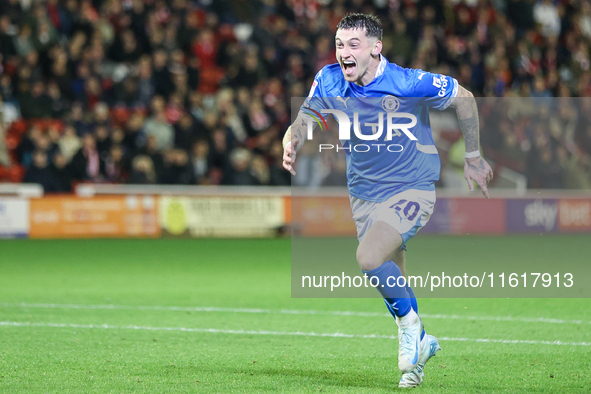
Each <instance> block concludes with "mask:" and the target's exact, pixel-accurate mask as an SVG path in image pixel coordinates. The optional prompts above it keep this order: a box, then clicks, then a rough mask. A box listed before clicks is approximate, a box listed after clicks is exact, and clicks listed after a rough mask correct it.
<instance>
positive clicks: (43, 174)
mask: <svg viewBox="0 0 591 394" xmlns="http://www.w3.org/2000/svg"><path fill="white" fill-rule="evenodd" d="M23 182H25V183H39V184H40V185H41V186H43V189H44V190H45V192H46V193H52V192H58V191H61V186H60V184H59V181H58V179H57V178H56V176H55V174H54V172H53V171H52V170H51V167H50V166H49V165H48V163H47V153H45V152H44V151H42V150H36V151H35V152H33V161H32V163H31V165H30V166H29V168H28V169H27V172H26V173H25V178H24V179H23Z"/></svg>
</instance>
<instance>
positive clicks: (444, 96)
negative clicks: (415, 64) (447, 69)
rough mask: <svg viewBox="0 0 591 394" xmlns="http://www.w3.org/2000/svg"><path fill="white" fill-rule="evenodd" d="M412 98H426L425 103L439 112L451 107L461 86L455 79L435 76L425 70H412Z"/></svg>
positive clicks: (439, 75)
mask: <svg viewBox="0 0 591 394" xmlns="http://www.w3.org/2000/svg"><path fill="white" fill-rule="evenodd" d="M410 77H411V83H412V85H411V86H412V89H411V94H412V97H424V98H425V99H424V101H423V102H424V103H425V104H426V105H427V106H429V107H431V108H435V109H438V110H444V109H446V108H447V107H449V106H450V104H451V103H452V102H453V101H454V99H455V98H456V96H457V95H458V88H459V86H460V85H459V84H458V81H456V80H455V78H452V77H448V76H445V75H441V74H433V73H430V72H426V71H423V70H417V69H415V70H411V75H410Z"/></svg>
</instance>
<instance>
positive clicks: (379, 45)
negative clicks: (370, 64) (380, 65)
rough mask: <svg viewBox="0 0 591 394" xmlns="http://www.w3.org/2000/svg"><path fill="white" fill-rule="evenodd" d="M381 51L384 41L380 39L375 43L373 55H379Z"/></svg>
mask: <svg viewBox="0 0 591 394" xmlns="http://www.w3.org/2000/svg"><path fill="white" fill-rule="evenodd" d="M380 53H382V42H381V41H380V40H376V42H375V43H374V44H373V49H372V50H371V55H372V56H378V55H379V54H380Z"/></svg>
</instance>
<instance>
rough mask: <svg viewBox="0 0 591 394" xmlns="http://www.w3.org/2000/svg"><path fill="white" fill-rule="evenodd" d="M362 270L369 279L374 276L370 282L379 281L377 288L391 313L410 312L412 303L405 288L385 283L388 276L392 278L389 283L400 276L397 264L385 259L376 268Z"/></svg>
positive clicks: (399, 315) (395, 314)
mask: <svg viewBox="0 0 591 394" xmlns="http://www.w3.org/2000/svg"><path fill="white" fill-rule="evenodd" d="M363 272H364V273H365V274H366V275H367V277H368V278H369V280H372V278H376V279H373V280H372V283H373V284H375V283H379V286H378V287H377V289H378V291H379V292H380V293H381V294H382V297H384V301H385V302H386V306H387V307H388V310H390V313H392V315H394V316H398V317H403V316H406V314H407V313H408V312H410V310H411V309H412V305H411V301H410V296H409V294H408V292H407V291H406V288H404V287H398V286H392V287H389V286H388V285H387V283H388V278H389V277H392V278H393V279H390V284H394V283H395V280H396V279H397V278H398V277H400V276H402V272H400V268H398V266H397V265H396V264H395V263H394V262H393V261H392V260H388V261H386V262H385V263H384V264H382V265H380V266H379V267H378V268H374V269H372V270H371V271H363ZM378 281H379V282H378Z"/></svg>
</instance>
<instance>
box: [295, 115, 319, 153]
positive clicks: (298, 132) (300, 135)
mask: <svg viewBox="0 0 591 394" xmlns="http://www.w3.org/2000/svg"><path fill="white" fill-rule="evenodd" d="M314 126H315V125H314V124H312V127H314ZM307 132H308V124H307V123H306V121H305V120H304V119H303V118H301V117H299V116H298V117H297V119H296V120H295V121H294V122H293V124H292V125H291V138H292V139H293V138H295V139H297V140H298V141H300V146H301V145H302V143H303V142H304V140H305V138H306V134H307Z"/></svg>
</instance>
